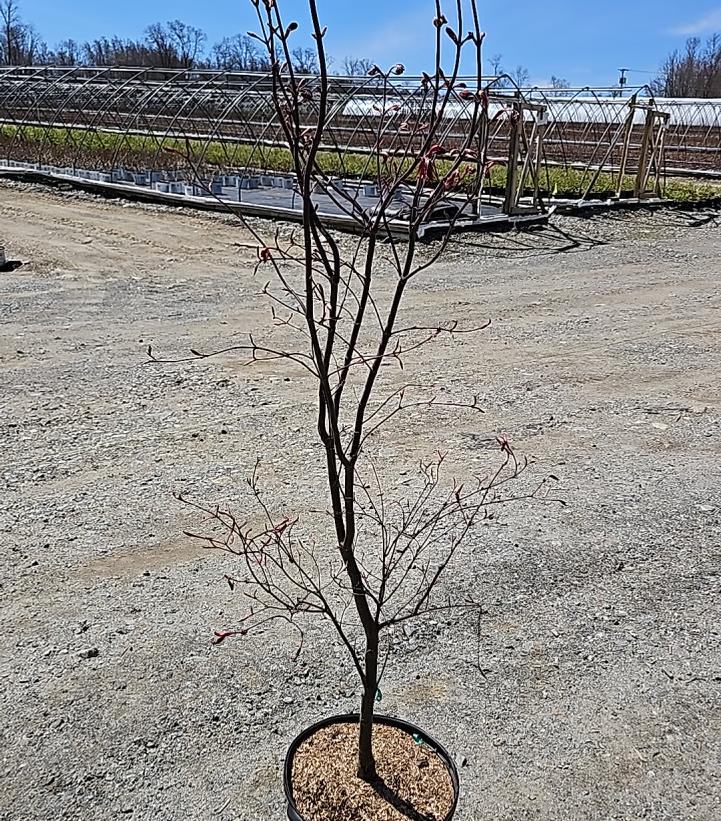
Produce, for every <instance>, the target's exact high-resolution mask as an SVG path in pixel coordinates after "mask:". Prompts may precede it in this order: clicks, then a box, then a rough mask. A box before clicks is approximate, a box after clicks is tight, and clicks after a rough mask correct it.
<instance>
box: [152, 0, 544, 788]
mask: <svg viewBox="0 0 721 821" xmlns="http://www.w3.org/2000/svg"><path fill="white" fill-rule="evenodd" d="M251 2H252V3H253V5H254V6H255V8H256V11H257V14H258V25H259V31H258V33H257V34H256V35H254V36H255V38H256V39H257V41H258V42H260V43H261V45H262V46H263V48H264V49H265V51H266V53H267V55H268V61H269V63H270V65H271V66H272V74H271V81H272V91H271V96H272V102H273V106H274V110H275V117H276V124H277V125H278V127H279V128H280V130H281V132H282V134H283V139H284V142H285V145H286V150H287V151H288V152H289V154H290V156H291V158H292V167H293V175H294V177H295V185H296V187H297V191H298V196H299V197H300V201H301V205H302V214H303V223H302V229H301V231H300V235H299V236H296V235H295V234H294V235H293V236H291V237H290V238H289V239H284V238H282V237H281V235H280V234H279V233H276V235H275V236H274V237H272V238H270V239H268V238H265V237H263V236H261V235H260V234H259V233H258V231H257V229H256V228H255V227H254V226H253V225H252V224H250V223H246V229H247V230H248V231H249V232H250V233H251V234H252V235H253V237H254V240H253V242H252V243H251V246H250V247H252V248H254V249H255V250H256V251H257V254H258V263H257V270H258V271H261V270H268V272H269V276H270V279H269V282H268V283H267V285H266V286H265V287H264V288H263V294H264V295H265V296H266V297H267V299H268V300H269V301H270V305H271V314H272V317H273V323H274V325H275V326H276V328H277V329H279V330H280V331H282V333H283V335H284V336H285V335H288V336H285V338H290V339H297V340H298V342H297V345H296V344H295V343H293V342H287V343H284V344H281V345H280V346H277V347H276V346H275V345H274V344H273V342H272V338H271V339H270V340H268V341H263V342H261V341H258V340H257V339H256V338H255V337H254V336H252V335H251V336H249V337H248V338H247V340H244V341H241V342H240V343H239V344H233V345H232V346H230V347H228V348H226V349H224V350H221V351H217V350H216V351H211V352H207V353H206V352H200V351H192V352H191V357H190V360H189V361H197V360H202V359H206V358H208V357H210V356H217V355H220V354H229V353H236V354H241V355H243V356H244V359H245V362H246V363H247V364H249V365H250V364H253V363H258V362H268V361H276V360H277V361H283V362H287V363H289V364H291V365H294V366H296V367H298V368H300V369H302V370H303V371H304V372H305V373H306V374H309V375H310V376H311V377H312V378H313V380H314V382H315V388H316V391H315V396H316V398H317V408H316V410H317V415H316V421H315V430H316V431H317V435H318V437H319V440H320V443H321V444H322V448H323V451H322V452H323V457H322V464H323V467H324V472H325V480H326V482H327V486H326V490H325V493H326V494H327V496H326V504H327V511H326V513H325V514H324V513H323V512H322V511H321V514H320V520H319V519H317V518H315V517H312V516H311V517H309V519H308V520H307V521H306V520H305V519H303V518H301V517H298V516H297V515H296V514H293V513H289V512H287V511H282V510H276V504H275V503H274V502H273V501H272V500H268V499H266V496H265V494H264V492H263V489H262V485H261V482H260V463H256V469H255V470H254V471H253V474H252V477H251V478H250V479H249V483H248V484H249V488H250V491H251V495H252V499H254V501H255V503H256V505H257V509H258V511H259V513H260V517H261V523H260V524H256V525H255V526H253V525H251V524H250V523H249V520H250V517H246V516H243V517H241V516H238V515H236V514H235V513H234V512H233V511H232V509H230V508H228V507H219V506H215V505H206V504H202V503H199V502H195V501H193V500H190V499H187V498H185V497H181V498H182V499H183V501H185V502H186V503H188V504H191V505H192V506H193V507H195V508H197V509H198V510H200V511H202V512H203V514H204V516H205V517H206V519H207V521H208V522H209V524H208V530H207V531H206V532H204V533H189V534H188V535H191V536H193V537H195V538H198V539H201V540H202V541H203V543H204V545H205V546H206V547H208V548H210V549H216V550H221V551H225V552H227V553H229V554H232V555H233V556H235V557H238V558H239V560H240V567H239V569H238V571H237V572H235V573H233V574H229V575H228V576H227V577H226V578H227V580H228V583H229V585H230V586H231V588H232V589H238V591H239V592H240V593H241V594H242V595H243V597H244V599H245V600H246V602H247V605H248V610H247V613H246V614H245V615H244V616H243V617H242V618H240V619H239V624H238V625H236V626H235V629H233V630H224V631H219V632H218V633H216V641H217V642H218V643H220V642H222V641H224V640H225V639H227V638H229V637H231V636H237V635H248V634H252V633H253V632H254V631H257V630H262V629H263V628H264V626H266V625H267V624H268V623H269V622H271V621H273V620H282V621H284V622H286V623H287V624H288V625H290V626H291V627H292V628H294V629H295V630H296V631H297V633H298V636H299V644H298V650H299V651H300V649H301V647H302V644H303V637H304V627H303V623H304V619H306V618H308V617H310V616H319V617H322V618H325V619H327V620H328V621H329V622H330V624H332V626H333V628H335V630H336V631H337V635H338V636H339V638H340V640H341V642H342V643H343V645H344V646H345V648H346V649H347V651H348V653H349V655H350V658H351V660H352V663H353V665H354V667H355V669H356V671H357V673H358V676H359V678H360V681H361V687H362V697H361V705H360V721H359V753H358V773H359V776H360V777H361V778H363V779H365V780H367V781H372V780H374V779H375V777H376V766H375V758H374V754H373V745H372V738H373V714H374V707H375V700H376V695H377V693H378V690H379V684H380V681H381V678H382V676H383V673H384V670H385V666H386V660H387V658H388V651H389V648H390V643H389V642H388V637H389V634H391V633H392V632H393V631H397V630H399V629H401V626H402V625H404V624H405V623H406V622H408V621H410V620H412V619H416V618H422V617H424V616H429V615H430V614H434V613H439V612H444V611H447V610H450V609H452V608H461V609H462V610H465V611H469V612H470V613H472V614H473V618H474V619H476V618H477V617H479V616H480V613H481V603H480V602H479V601H478V600H477V599H476V598H475V597H473V596H472V595H470V594H468V595H464V594H461V593H458V592H454V590H455V591H458V590H459V588H460V585H459V584H457V583H456V582H455V581H454V584H453V585H451V586H444V577H445V575H446V574H447V573H448V572H449V571H451V570H453V571H454V572H458V573H462V571H463V570H464V568H467V567H468V564H469V563H470V562H471V561H472V559H471V557H470V554H468V553H467V552H465V553H464V552H463V551H462V549H461V546H462V544H463V541H464V538H465V537H466V536H467V535H468V533H469V532H470V531H471V530H472V529H473V528H475V527H476V526H477V525H478V524H479V523H480V522H481V521H483V520H484V519H488V518H489V517H492V516H493V515H494V511H495V510H496V509H497V508H498V507H499V506H501V505H503V504H505V503H507V502H508V501H510V500H511V499H513V498H519V497H524V498H528V497H536V496H538V495H543V494H544V493H545V492H546V490H545V489H546V487H547V484H546V480H544V481H541V482H540V483H538V484H537V485H536V486H531V487H530V488H525V489H524V488H522V489H521V490H520V491H516V490H514V489H515V488H516V485H515V481H516V480H517V479H518V477H519V476H520V475H521V474H522V473H523V472H524V470H525V468H526V462H525V461H519V460H517V458H516V456H515V454H514V452H513V450H512V448H511V446H510V444H509V443H508V441H507V440H506V439H505V438H503V437H501V438H499V440H498V447H499V451H500V460H499V462H498V464H497V465H496V466H495V467H494V468H493V469H492V470H491V471H490V472H489V473H488V474H484V475H478V476H473V477H469V478H468V479H467V480H466V481H464V482H462V481H452V480H450V479H446V478H445V476H444V474H443V466H444V459H445V457H444V456H443V455H442V454H439V455H438V456H437V457H435V458H432V459H429V460H427V461H425V462H424V463H423V464H422V465H421V469H420V474H419V478H418V481H417V483H416V485H415V488H414V489H413V488H412V489H411V490H409V491H408V492H406V493H404V494H402V495H399V496H397V497H395V496H394V493H393V492H392V491H391V490H390V489H389V488H388V487H387V486H386V485H385V482H384V476H383V473H384V471H383V470H382V469H380V468H379V466H378V464H377V461H376V459H374V457H373V443H374V441H375V437H376V436H377V435H378V434H379V432H380V431H382V430H384V429H385V428H386V427H387V426H388V425H390V424H392V423H393V422H394V421H395V420H399V419H401V418H402V417H403V416H404V414H407V413H408V412H409V411H411V410H414V411H420V410H424V409H425V410H427V411H429V412H438V411H439V410H444V411H445V412H448V411H449V409H450V410H452V411H453V412H457V413H461V412H467V413H480V412H482V411H481V408H480V406H479V401H478V398H477V397H467V398H463V397H453V396H448V395H446V394H444V393H443V392H436V391H434V390H432V389H428V388H423V387H422V386H419V385H418V384H415V383H413V382H408V383H407V384H405V385H403V386H402V387H398V388H396V389H390V388H385V389H384V388H383V384H384V378H385V377H384V374H385V373H387V370H388V367H390V366H398V365H401V366H402V365H403V364H404V363H406V364H408V363H407V360H408V357H409V355H410V354H412V353H413V352H416V353H417V352H418V351H421V350H422V349H423V348H424V346H426V345H429V344H431V343H433V341H434V340H437V339H438V338H439V337H451V338H452V337H457V336H459V335H463V334H468V333H474V332H477V331H479V330H480V328H478V327H475V328H474V327H462V326H461V325H460V324H459V322H458V321H457V320H453V319H449V320H447V321H441V320H438V322H437V323H433V324H431V325H424V324H420V323H418V322H415V321H414V319H413V317H412V316H410V317H409V316H407V314H406V312H405V310H404V296H405V294H406V292H407V291H408V289H409V287H411V284H412V283H413V281H414V279H415V278H416V277H417V276H418V275H419V274H421V273H422V272H423V271H424V270H425V269H427V268H428V267H429V266H430V265H432V264H433V262H434V261H435V260H437V259H438V258H439V256H440V255H441V254H442V253H443V251H444V249H445V247H446V245H447V242H448V240H449V238H450V235H451V233H452V231H453V230H454V228H455V227H456V225H457V223H458V220H459V219H461V215H462V214H464V213H465V209H466V207H467V206H468V205H469V203H470V202H471V201H473V199H474V194H473V191H472V187H469V188H468V189H465V190H467V191H468V193H467V194H463V195H460V194H458V195H454V196H453V198H451V199H449V197H450V194H451V192H452V191H453V190H454V189H455V188H457V187H458V184H459V182H461V181H463V180H464V179H466V178H467V177H469V176H472V175H474V174H476V173H478V170H479V169H481V170H483V169H485V168H486V166H487V162H488V154H487V151H488V149H487V145H488V141H487V140H486V141H485V142H484V140H483V139H482V138H483V135H484V134H487V129H486V126H487V124H488V110H489V108H488V94H487V90H486V89H485V88H484V86H483V78H482V69H481V46H482V42H483V34H482V32H481V28H480V23H479V17H478V10H477V2H476V0H470V19H465V17H464V14H463V6H462V4H460V3H459V4H458V5H457V7H456V9H457V12H456V19H454V21H453V24H451V23H449V22H448V19H447V17H446V16H445V14H444V12H443V9H442V6H441V0H435V7H436V15H435V19H434V28H435V37H434V41H435V57H434V64H433V67H432V70H431V73H426V74H424V75H423V79H422V81H421V84H420V86H419V87H418V93H417V94H416V95H415V96H414V98H413V102H412V105H409V106H407V107H405V108H404V106H403V105H401V104H399V103H395V102H394V103H392V104H391V103H390V102H389V103H388V104H387V105H383V104H379V105H377V106H375V107H374V108H373V111H372V113H371V115H369V119H368V123H367V126H368V128H369V129H370V128H372V130H373V132H374V138H373V141H372V144H374V145H375V150H374V151H372V152H370V153H369V155H368V156H367V159H366V160H365V164H364V167H363V168H362V169H360V174H359V176H360V177H361V179H364V180H372V181H374V183H375V186H377V188H378V190H379V191H380V192H381V193H380V199H379V202H378V205H377V207H375V208H368V207H363V206H362V205H361V204H360V203H359V200H358V197H357V191H356V192H355V193H354V192H353V191H350V190H348V188H347V187H345V186H343V185H339V184H338V181H337V179H336V178H334V177H333V176H331V174H330V173H329V172H328V171H327V170H325V169H326V168H327V167H328V163H327V160H328V153H329V152H334V151H335V153H333V156H332V158H333V159H334V160H335V162H334V163H332V165H333V166H334V167H338V166H339V165H340V166H342V165H343V159H344V150H343V149H342V148H340V147H339V148H337V150H334V149H333V147H332V146H333V145H334V144H337V143H334V136H333V133H332V130H331V129H330V127H329V125H328V122H329V119H328V118H329V112H330V105H331V99H332V97H331V86H330V83H329V77H328V60H327V56H326V46H325V38H326V29H325V28H324V27H323V26H322V24H321V22H320V18H319V14H318V8H317V0H308V5H309V9H310V16H311V21H312V35H313V38H314V41H315V45H316V52H315V58H316V64H317V69H318V73H317V76H314V77H307V76H302V72H301V67H302V68H303V69H305V68H307V67H308V65H309V63H310V62H311V61H310V60H309V59H305V58H304V60H303V61H302V66H299V61H298V60H296V59H294V55H295V52H296V50H295V49H293V47H292V42H293V34H294V32H295V30H296V29H297V28H298V26H297V24H295V23H290V24H286V22H285V21H284V19H283V17H282V13H281V11H280V9H279V7H278V3H277V2H262V3H261V2H260V0H251ZM469 30H470V31H469ZM464 32H468V33H465V34H464ZM465 52H470V55H471V59H472V62H473V64H474V66H475V75H474V80H473V81H472V82H470V83H469V82H468V81H467V80H466V81H464V82H461V81H460V79H459V75H460V69H461V65H462V62H463V59H462V58H463V55H464V53H465ZM404 71H405V69H404V67H403V66H402V65H394V66H392V67H391V68H389V69H387V70H384V69H381V68H380V67H378V66H372V67H371V75H372V76H374V77H375V78H376V79H377V81H378V83H379V85H380V89H379V93H378V95H377V96H378V100H379V101H383V100H388V101H390V100H396V99H399V98H398V97H396V96H395V95H394V94H393V90H394V82H395V80H396V79H397V78H398V77H400V76H401V75H403V74H404ZM456 107H462V108H463V109H464V112H465V116H466V117H467V118H468V128H467V131H466V136H465V137H463V138H462V139H461V140H457V141H456V142H454V143H453V144H450V143H447V142H446V140H447V139H448V138H447V137H446V127H447V126H446V117H447V112H448V110H449V109H452V110H455V109H456ZM479 146H480V147H479ZM186 159H187V161H188V162H189V163H190V164H191V167H193V168H194V169H195V172H196V179H197V180H199V181H201V180H202V173H201V170H200V169H199V168H198V167H197V166H194V165H193V162H194V161H193V158H192V157H191V156H190V155H188V156H187V157H186ZM356 161H357V160H356ZM356 171H358V169H357V168H356ZM320 194H322V195H323V196H325V197H327V198H329V199H330V200H332V202H333V203H334V205H335V207H336V208H337V209H338V210H339V211H341V212H342V213H343V214H345V215H346V217H347V218H348V219H350V220H352V221H353V222H354V223H355V226H356V230H357V233H358V235H359V236H358V238H357V240H356V241H355V242H354V243H352V244H350V245H349V240H348V239H347V238H346V239H344V240H343V241H342V242H341V241H339V239H338V238H337V236H336V235H335V234H334V233H333V232H332V231H331V230H330V229H329V227H328V224H327V219H326V217H325V216H324V212H323V210H322V209H321V208H319V206H318V203H317V200H316V197H317V196H318V195H320ZM451 206H452V208H451ZM439 209H443V210H444V211H445V212H446V215H448V213H451V214H452V216H450V217H449V216H446V220H447V221H446V223H444V224H443V227H442V230H441V236H440V238H439V241H438V242H437V244H436V245H435V246H434V247H433V250H429V251H428V253H426V254H424V255H423V258H420V257H419V255H418V253H417V252H418V246H419V234H420V232H421V229H422V226H424V225H425V224H426V222H427V221H428V220H430V219H435V216H434V215H435V214H436V213H437V212H438V210H439ZM381 267H383V268H384V269H385V271H384V277H381V278H379V269H380V268H381ZM388 271H390V277H391V293H390V296H388V295H385V294H384V291H385V284H386V283H387V282H388V279H387V275H388ZM485 325H486V323H483V324H482V326H481V327H485ZM148 353H149V355H150V357H151V358H152V359H153V360H154V361H156V362H157V361H168V360H159V359H157V358H156V357H155V355H154V353H153V351H152V349H150V348H149V349H148ZM183 361H185V360H183ZM551 478H555V477H551ZM394 484H395V483H394Z"/></svg>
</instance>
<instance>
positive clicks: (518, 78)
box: [508, 65, 531, 88]
mask: <svg viewBox="0 0 721 821" xmlns="http://www.w3.org/2000/svg"><path fill="white" fill-rule="evenodd" d="M508 74H509V76H510V78H511V80H513V82H514V84H515V85H517V86H518V87H519V88H525V87H526V86H527V85H528V83H529V80H530V78H531V75H530V73H529V71H528V69H527V68H526V67H525V66H522V65H517V66H516V67H515V68H514V69H513V71H509V72H508Z"/></svg>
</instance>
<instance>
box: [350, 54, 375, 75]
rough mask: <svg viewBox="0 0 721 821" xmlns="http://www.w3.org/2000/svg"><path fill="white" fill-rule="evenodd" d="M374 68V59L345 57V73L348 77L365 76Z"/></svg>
mask: <svg viewBox="0 0 721 821" xmlns="http://www.w3.org/2000/svg"><path fill="white" fill-rule="evenodd" d="M372 68H373V61H372V60H369V59H368V58H367V57H344V58H343V74H345V75H346V77H365V76H366V75H367V74H368V73H369V72H370V70H371V69H372Z"/></svg>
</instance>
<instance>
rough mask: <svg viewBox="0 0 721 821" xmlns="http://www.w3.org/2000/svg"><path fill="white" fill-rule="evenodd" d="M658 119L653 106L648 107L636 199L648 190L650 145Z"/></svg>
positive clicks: (637, 178) (634, 189) (635, 192)
mask: <svg viewBox="0 0 721 821" xmlns="http://www.w3.org/2000/svg"><path fill="white" fill-rule="evenodd" d="M655 121H656V115H655V114H654V111H653V109H652V108H648V109H646V122H645V124H644V126H643V138H642V140H641V154H640V155H639V158H638V172H637V174H636V184H635V185H634V188H633V195H634V197H636V199H639V200H640V199H641V198H642V197H643V195H644V192H645V191H646V185H647V183H648V176H649V175H648V170H649V159H648V147H649V145H650V143H651V139H652V137H653V125H654V122H655Z"/></svg>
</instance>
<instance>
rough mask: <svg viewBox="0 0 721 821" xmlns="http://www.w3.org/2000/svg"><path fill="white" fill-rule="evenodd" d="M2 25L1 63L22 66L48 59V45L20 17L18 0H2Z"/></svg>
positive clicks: (0, 13) (0, 5)
mask: <svg viewBox="0 0 721 821" xmlns="http://www.w3.org/2000/svg"><path fill="white" fill-rule="evenodd" d="M0 25H2V41H1V42H0V63H4V64H5V65H14V66H21V65H31V64H32V63H34V62H36V61H37V60H39V59H42V60H45V59H46V55H47V46H46V45H45V43H44V42H43V41H42V40H41V38H40V37H39V36H38V33H37V32H36V31H35V29H34V28H33V26H31V25H30V24H28V23H24V22H23V21H22V19H21V18H20V5H19V3H18V2H17V0H0Z"/></svg>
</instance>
